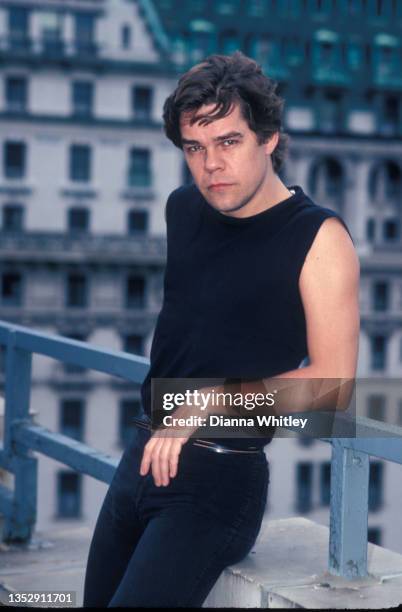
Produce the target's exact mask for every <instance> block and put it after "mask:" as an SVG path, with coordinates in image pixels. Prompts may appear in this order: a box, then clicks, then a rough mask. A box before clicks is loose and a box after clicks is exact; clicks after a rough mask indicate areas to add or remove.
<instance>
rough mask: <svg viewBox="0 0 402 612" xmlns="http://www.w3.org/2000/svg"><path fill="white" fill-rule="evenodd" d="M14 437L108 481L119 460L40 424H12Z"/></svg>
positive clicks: (110, 479)
mask: <svg viewBox="0 0 402 612" xmlns="http://www.w3.org/2000/svg"><path fill="white" fill-rule="evenodd" d="M14 439H15V440H16V442H18V443H20V444H22V445H24V446H26V447H27V448H29V449H31V450H33V451H37V452H39V453H42V454H44V455H47V456H48V457H52V459H55V460H56V461H60V462H61V463H64V464H65V465H68V466H70V467H71V468H73V469H74V470H76V471H78V472H82V473H84V474H88V475H89V476H92V477H93V478H96V479H97V480H101V481H102V482H106V483H110V482H111V481H112V478H113V475H114V473H115V470H116V467H117V466H118V463H119V459H118V458H114V457H110V455H106V454H105V453H102V452H101V451H98V450H96V449H94V448H92V447H91V446H88V445H86V444H83V443H82V442H79V441H78V440H74V439H72V438H69V437H68V436H65V435H63V434H60V433H55V432H52V431H49V430H48V429H46V428H44V427H41V426H40V425H33V424H27V423H26V422H25V423H23V422H21V423H19V424H18V425H17V426H15V432H14Z"/></svg>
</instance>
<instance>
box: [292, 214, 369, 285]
mask: <svg viewBox="0 0 402 612" xmlns="http://www.w3.org/2000/svg"><path fill="white" fill-rule="evenodd" d="M359 275H360V263H359V258H358V255H357V253H356V250H355V247H354V244H353V241H352V238H351V235H350V233H349V230H348V229H347V227H346V225H345V223H344V222H343V220H342V219H341V217H339V216H338V215H331V216H329V215H328V216H325V217H324V218H323V220H322V222H321V223H320V225H319V228H318V231H317V233H316V235H315V237H314V240H313V242H312V245H311V247H310V249H309V251H308V253H307V255H306V259H305V262H304V265H303V267H302V271H301V275H300V287H301V288H302V287H303V285H310V284H311V283H314V284H321V287H322V286H323V284H325V285H328V282H331V283H333V284H334V285H342V284H348V285H350V286H355V285H356V284H357V283H358V280H359Z"/></svg>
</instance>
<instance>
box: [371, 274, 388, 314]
mask: <svg viewBox="0 0 402 612" xmlns="http://www.w3.org/2000/svg"><path fill="white" fill-rule="evenodd" d="M372 307H373V309H374V310H375V311H376V312H384V311H385V310H388V308H389V285H388V283H387V282H386V281H377V282H375V283H374V284H373V286H372Z"/></svg>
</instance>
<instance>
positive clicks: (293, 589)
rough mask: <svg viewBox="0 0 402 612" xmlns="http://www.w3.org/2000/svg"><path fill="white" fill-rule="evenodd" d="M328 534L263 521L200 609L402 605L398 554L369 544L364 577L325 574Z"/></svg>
mask: <svg viewBox="0 0 402 612" xmlns="http://www.w3.org/2000/svg"><path fill="white" fill-rule="evenodd" d="M328 543H329V529H328V527H325V526H323V525H318V524H317V523H314V522H313V521H310V520H308V519H305V518H291V519H281V520H275V521H269V520H265V521H264V523H263V526H262V529H261V532H260V535H259V537H258V540H257V542H256V545H255V547H254V549H253V550H252V551H251V553H250V554H249V555H248V557H246V559H244V560H243V561H242V562H241V563H238V564H236V565H233V566H231V567H229V568H228V569H227V570H225V572H224V573H223V574H222V575H221V577H220V578H219V580H218V582H217V583H216V585H215V587H214V588H213V589H212V591H211V593H210V594H209V596H208V598H207V599H206V601H205V602H204V607H212V608H213V607H245V608H252V607H255V608H311V609H316V608H324V609H342V608H343V609H345V608H346V609H356V608H364V609H369V608H373V609H379V608H390V607H393V606H398V605H400V604H401V603H402V555H399V554H397V553H394V552H392V551H389V550H386V549H385V548H381V547H380V546H375V545H374V544H369V547H368V571H369V576H368V577H367V578H363V579H358V580H353V581H351V580H347V579H345V578H340V577H338V576H332V575H331V574H329V572H328V570H327V568H328Z"/></svg>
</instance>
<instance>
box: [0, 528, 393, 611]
mask: <svg viewBox="0 0 402 612" xmlns="http://www.w3.org/2000/svg"><path fill="white" fill-rule="evenodd" d="M92 531H93V529H92V528H89V527H85V526H83V527H78V526H75V525H72V524H71V522H70V523H68V522H65V523H64V524H63V523H61V524H60V525H59V526H58V528H57V529H54V530H49V531H46V532H43V533H41V532H39V533H36V534H35V536H34V538H33V540H32V542H31V543H30V544H29V545H23V546H21V545H20V546H16V545H11V546H7V545H6V544H0V606H1V605H5V604H7V603H8V593H9V592H21V591H51V590H52V591H74V592H75V593H76V604H75V605H76V606H82V595H83V586H84V575H85V566H86V560H87V555H88V549H89V544H90V539H91V535H92ZM328 540H329V530H328V528H327V527H324V526H322V525H318V524H317V523H314V522H312V521H309V520H307V519H304V518H291V519H281V520H275V521H270V520H265V521H264V522H263V526H262V529H261V532H260V536H259V538H258V541H257V542H256V546H255V548H254V549H253V550H252V551H251V553H250V554H249V555H248V557H246V559H244V560H243V561H242V562H241V563H238V564H236V565H233V566H231V567H229V568H227V569H226V570H225V571H224V572H223V573H222V575H221V576H220V578H219V580H218V582H217V583H216V585H215V587H214V588H213V589H212V591H211V593H210V594H209V596H208V598H207V599H206V601H205V603H204V607H214V608H216V607H219V608H222V607H223V608H225V607H231V608H310V609H317V608H323V609H334V610H336V609H342V608H343V609H356V608H365V609H369V608H371V609H381V608H389V607H393V606H398V605H400V604H401V603H402V555H399V554H397V553H394V552H391V551H389V550H386V549H384V548H381V547H380V546H375V545H373V544H369V549H368V560H369V562H368V569H369V573H370V575H369V576H368V577H367V578H365V579H359V580H353V581H351V580H346V579H344V578H339V577H338V576H332V575H330V574H329V573H328V571H327V567H328V565H327V564H328ZM36 607H46V606H36Z"/></svg>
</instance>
